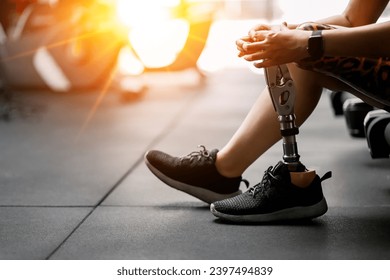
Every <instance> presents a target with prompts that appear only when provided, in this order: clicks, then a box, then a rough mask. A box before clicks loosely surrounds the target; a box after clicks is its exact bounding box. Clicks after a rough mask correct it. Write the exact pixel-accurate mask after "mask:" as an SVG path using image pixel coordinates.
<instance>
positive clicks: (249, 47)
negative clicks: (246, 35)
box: [243, 41, 269, 53]
mask: <svg viewBox="0 0 390 280" xmlns="http://www.w3.org/2000/svg"><path fill="white" fill-rule="evenodd" d="M243 48H244V50H245V51H246V52H248V53H253V52H258V51H263V50H265V49H266V48H269V44H268V43H265V42H264V41H262V42H256V43H246V44H245V45H244V46H243Z"/></svg>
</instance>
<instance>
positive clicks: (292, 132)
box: [265, 65, 316, 187]
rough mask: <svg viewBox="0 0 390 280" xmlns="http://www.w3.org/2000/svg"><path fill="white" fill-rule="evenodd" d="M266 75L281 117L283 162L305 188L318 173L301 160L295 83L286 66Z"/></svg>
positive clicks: (272, 70)
mask: <svg viewBox="0 0 390 280" xmlns="http://www.w3.org/2000/svg"><path fill="white" fill-rule="evenodd" d="M265 75H266V81H267V85H268V89H269V93H270V95H271V99H272V102H273V105H274V108H275V111H276V112H277V113H278V115H279V116H278V120H279V123H280V132H281V135H282V143H283V161H284V163H285V164H287V166H288V169H289V170H290V174H291V180H292V182H293V183H294V184H295V185H298V186H302V187H304V186H305V185H308V184H310V183H311V181H312V180H313V179H314V177H315V176H316V173H315V171H314V170H312V171H309V170H307V169H306V167H305V166H304V165H303V164H302V163H301V162H300V160H299V158H300V156H299V154H298V145H297V142H296V137H295V136H296V135H297V134H298V133H299V129H298V127H297V126H296V125H295V114H294V103H295V88H294V82H293V80H292V78H291V76H290V72H289V70H288V68H287V66H286V65H279V66H272V67H268V68H266V69H265Z"/></svg>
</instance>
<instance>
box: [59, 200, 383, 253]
mask: <svg viewBox="0 0 390 280" xmlns="http://www.w3.org/2000/svg"><path fill="white" fill-rule="evenodd" d="M389 229H390V214H389V207H384V208H381V207H369V208H332V209H330V211H329V213H328V214H327V215H325V216H324V217H322V218H319V219H316V220H313V221H311V222H305V223H298V224H287V225H286V224H284V225H277V224H276V225H266V226H264V225H263V226H261V225H232V224H222V223H220V222H219V221H218V220H215V219H214V217H213V216H212V215H211V214H210V212H209V211H208V207H204V205H202V204H200V203H183V204H176V205H173V204H170V205H164V204H163V205H161V206H154V207H100V208H99V209H97V211H95V212H94V213H93V214H92V215H91V217H90V218H89V219H88V220H87V221H86V222H85V223H84V224H83V225H82V226H81V227H80V228H79V229H78V230H77V232H76V233H75V234H74V235H73V236H72V237H71V238H70V239H69V240H68V242H66V244H64V246H63V247H62V248H60V250H59V251H58V252H57V253H56V254H55V255H54V256H53V258H54V259H388V258H390V253H389V252H390V240H389V238H388V236H389V233H390V231H389Z"/></svg>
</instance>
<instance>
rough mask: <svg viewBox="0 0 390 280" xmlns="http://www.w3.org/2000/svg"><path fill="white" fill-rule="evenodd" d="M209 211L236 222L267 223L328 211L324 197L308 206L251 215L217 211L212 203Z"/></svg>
mask: <svg viewBox="0 0 390 280" xmlns="http://www.w3.org/2000/svg"><path fill="white" fill-rule="evenodd" d="M210 211H211V213H213V215H214V216H216V217H218V218H220V219H222V220H226V221H230V222H236V223H267V222H275V221H288V220H299V219H314V218H316V217H319V216H322V215H324V214H325V213H326V211H328V205H327V203H326V200H325V197H323V198H322V200H321V201H320V202H318V203H316V204H313V205H310V206H300V207H292V208H287V209H283V210H279V211H275V212H272V213H267V214H253V215H230V214H225V213H221V212H219V211H217V210H216V209H215V206H214V204H211V205H210Z"/></svg>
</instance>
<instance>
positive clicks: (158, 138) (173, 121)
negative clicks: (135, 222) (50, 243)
mask: <svg viewBox="0 0 390 280" xmlns="http://www.w3.org/2000/svg"><path fill="white" fill-rule="evenodd" d="M197 96H198V94H193V95H192V96H190V97H189V98H188V100H187V102H185V104H184V105H183V106H182V107H181V108H180V110H178V112H177V113H176V114H175V115H173V117H172V119H171V120H170V121H169V123H168V124H167V125H166V127H165V129H162V130H161V132H160V133H159V134H158V135H157V136H156V137H154V138H153V140H152V141H151V142H150V143H149V145H147V146H146V148H145V150H144V151H143V153H142V154H141V155H140V157H139V158H138V159H137V160H136V161H135V162H134V164H133V165H132V166H131V167H130V168H129V169H128V171H126V172H125V173H124V174H123V175H122V176H121V177H120V178H119V179H118V180H117V181H116V182H115V183H114V185H113V186H112V187H111V188H110V189H109V191H108V192H107V193H106V194H105V195H104V196H103V197H102V198H101V199H100V200H99V201H98V202H97V204H96V205H95V206H93V208H92V209H91V211H90V212H89V213H88V214H87V215H86V216H85V217H84V218H83V219H82V220H81V221H80V222H79V223H78V224H77V226H76V227H75V228H74V229H73V230H72V231H71V232H70V233H69V234H68V235H67V236H66V237H65V238H64V240H63V241H62V242H61V243H60V244H59V245H58V246H57V247H56V248H55V249H54V250H53V251H52V252H51V253H50V254H49V255H48V256H47V257H46V259H47V260H49V259H51V258H52V257H53V256H54V255H55V254H56V252H57V251H58V250H59V249H60V248H61V247H63V246H64V245H65V243H66V242H67V241H68V240H69V238H70V237H71V236H72V235H73V234H74V233H75V232H76V231H77V230H78V229H79V228H80V226H81V225H82V224H83V223H84V222H85V221H86V220H87V219H88V218H89V217H90V216H91V215H92V213H94V211H95V210H96V209H97V208H98V207H100V206H101V205H102V203H103V202H104V201H105V200H106V199H107V198H108V197H109V196H110V194H111V193H112V192H113V191H115V189H116V188H117V187H118V186H119V185H120V184H121V183H122V182H123V181H124V180H125V179H126V178H127V177H128V176H129V175H130V174H131V173H132V172H133V171H134V170H135V169H136V168H137V167H138V166H139V165H140V164H141V163H142V162H143V159H144V155H145V153H146V152H147V151H148V150H149V149H151V148H152V147H153V146H155V145H156V144H157V143H158V142H160V141H161V140H162V139H164V138H165V137H166V136H167V135H168V134H169V133H170V132H171V131H172V130H173V129H174V128H175V127H176V126H177V125H178V124H179V123H180V119H181V118H180V117H182V116H184V115H185V114H186V112H188V111H189V110H188V108H189V107H192V106H194V104H195V102H193V101H194V99H195V98H196V97H197Z"/></svg>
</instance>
